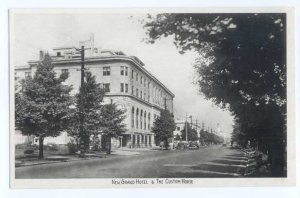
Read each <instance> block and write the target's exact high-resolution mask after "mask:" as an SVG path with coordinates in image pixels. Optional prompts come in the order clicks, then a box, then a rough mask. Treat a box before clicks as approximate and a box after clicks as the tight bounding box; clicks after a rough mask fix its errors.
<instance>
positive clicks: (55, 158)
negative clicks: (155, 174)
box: [15, 149, 140, 167]
mask: <svg viewBox="0 0 300 198" xmlns="http://www.w3.org/2000/svg"><path fill="white" fill-rule="evenodd" d="M139 154H140V152H137V150H133V149H131V150H127V149H126V150H125V149H124V150H120V149H118V150H113V151H111V154H110V155H107V154H106V152H94V153H87V154H85V157H79V155H78V154H62V153H58V154H56V153H52V154H49V153H48V154H44V159H43V160H39V159H38V155H37V154H31V155H24V154H23V155H17V156H16V160H15V167H23V166H34V165H42V164H52V163H59V162H70V161H79V160H89V159H95V158H112V157H113V158H115V157H118V156H130V155H139Z"/></svg>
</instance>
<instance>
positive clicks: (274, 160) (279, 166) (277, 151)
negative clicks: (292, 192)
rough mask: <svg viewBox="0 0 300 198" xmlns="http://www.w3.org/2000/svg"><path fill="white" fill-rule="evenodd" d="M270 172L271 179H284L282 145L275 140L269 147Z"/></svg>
mask: <svg viewBox="0 0 300 198" xmlns="http://www.w3.org/2000/svg"><path fill="white" fill-rule="evenodd" d="M271 150H272V151H271V156H270V157H271V159H270V161H271V172H272V176H273V177H285V176H286V173H285V171H284V167H285V158H284V156H285V155H284V153H285V152H284V145H283V143H282V142H281V141H280V140H275V141H274V143H273V144H272V145H271Z"/></svg>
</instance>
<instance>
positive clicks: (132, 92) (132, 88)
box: [131, 86, 134, 95]
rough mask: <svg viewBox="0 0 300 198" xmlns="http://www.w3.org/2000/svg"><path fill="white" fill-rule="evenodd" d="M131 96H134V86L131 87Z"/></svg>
mask: <svg viewBox="0 0 300 198" xmlns="http://www.w3.org/2000/svg"><path fill="white" fill-rule="evenodd" d="M131 94H132V95H134V86H132V87H131Z"/></svg>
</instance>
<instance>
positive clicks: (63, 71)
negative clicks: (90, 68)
mask: <svg viewBox="0 0 300 198" xmlns="http://www.w3.org/2000/svg"><path fill="white" fill-rule="evenodd" d="M68 72H69V70H68V69H62V70H61V73H62V74H64V73H68Z"/></svg>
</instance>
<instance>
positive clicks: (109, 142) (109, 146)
mask: <svg viewBox="0 0 300 198" xmlns="http://www.w3.org/2000/svg"><path fill="white" fill-rule="evenodd" d="M107 141H108V148H107V154H108V155H110V153H111V136H108V137H107Z"/></svg>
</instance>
